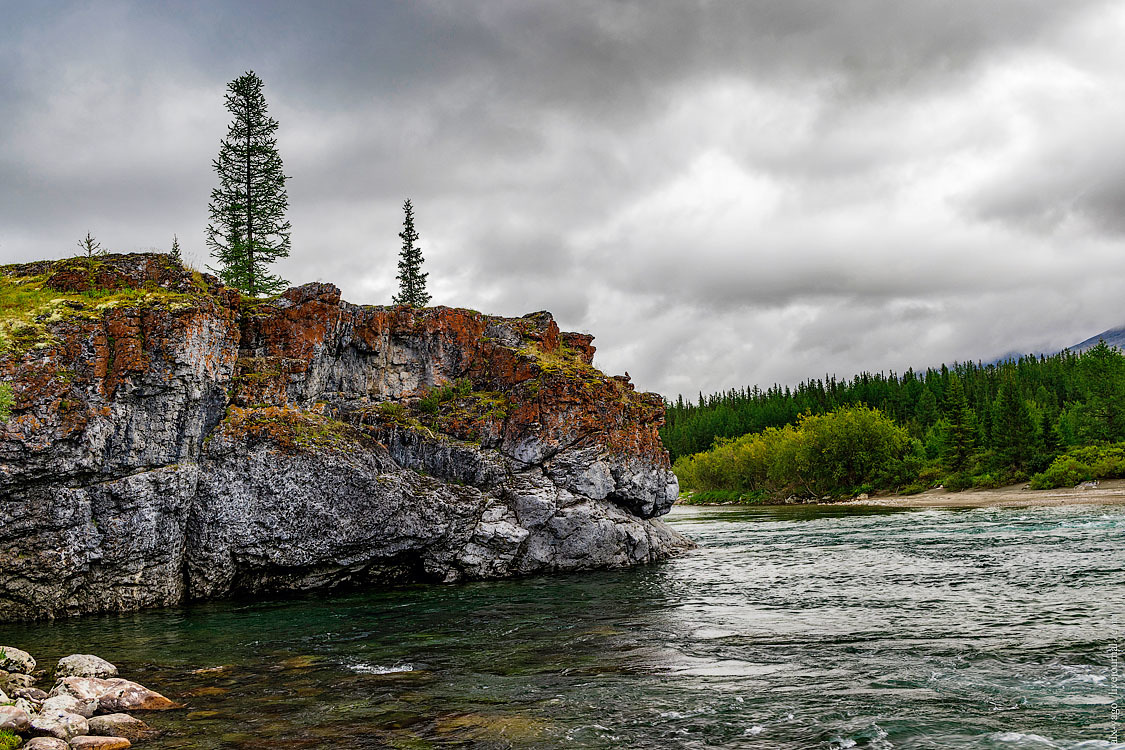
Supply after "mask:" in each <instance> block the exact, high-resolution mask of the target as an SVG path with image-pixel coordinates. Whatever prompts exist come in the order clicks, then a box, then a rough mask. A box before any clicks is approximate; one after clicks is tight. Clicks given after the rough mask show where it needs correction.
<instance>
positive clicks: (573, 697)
mask: <svg viewBox="0 0 1125 750" xmlns="http://www.w3.org/2000/svg"><path fill="white" fill-rule="evenodd" d="M671 522H672V523H673V524H674V525H675V526H676V527H677V528H678V529H679V530H681V531H682V532H684V533H685V534H687V535H688V536H690V537H692V538H693V539H695V540H697V541H698V542H699V543H700V548H699V549H698V550H697V551H695V552H693V553H691V554H689V555H687V556H684V557H682V558H679V559H677V560H673V561H671V562H668V563H665V564H663V565H659V566H654V567H650V568H643V569H634V570H625V571H611V572H604V573H593V574H585V575H572V576H561V577H554V578H534V579H528V580H522V581H508V582H500V583H478V584H469V585H460V586H418V587H409V588H402V589H396V590H393V591H385V592H378V593H367V594H352V595H347V596H339V597H333V598H316V599H300V600H289V601H269V602H258V603H219V604H207V605H200V606H193V607H187V608H180V609H170V610H162V611H151V612H144V613H137V614H130V615H123V616H112V617H95V618H85V619H80V620H73V621H63V622H57V623H53V624H43V623H40V624H30V625H15V626H13V625H8V626H0V643H10V644H12V645H16V646H20V647H22V648H25V649H27V650H29V651H31V652H32V653H33V654H34V655H35V656H36V657H38V658H39V659H40V661H41V662H43V663H53V661H54V660H56V659H58V658H59V657H60V656H62V655H64V654H66V653H70V652H72V651H85V652H90V653H96V654H99V655H101V656H104V657H106V658H108V659H109V660H110V661H113V662H114V663H116V664H118V665H119V666H120V667H121V668H122V672H123V673H124V674H125V675H126V676H130V677H133V678H134V679H137V680H139V681H140V682H143V683H145V684H147V685H149V686H151V687H153V688H155V689H157V690H160V691H161V692H163V693H165V694H167V695H168V696H169V697H171V698H173V699H176V700H179V701H182V702H184V703H185V704H186V705H187V708H185V709H184V710H182V711H175V712H169V713H166V714H160V715H154V716H150V717H146V718H149V719H150V721H151V723H152V724H154V725H155V726H157V727H159V728H161V729H163V730H164V734H163V735H162V736H161V737H160V738H158V739H155V740H150V741H148V742H144V743H142V744H140V745H139V747H143V748H153V749H165V748H245V749H249V748H267V747H277V746H279V745H277V744H275V743H276V742H277V740H279V739H285V740H286V742H285V743H284V747H287V748H319V747H324V748H377V747H400V748H427V747H450V746H462V747H479V748H507V747H537V748H548V747H552V748H553V747H589V748H711V747H722V748H743V747H746V748H846V747H868V748H892V747H893V748H1004V749H1012V750H1015V749H1017V748H1035V749H1036V750H1045V749H1047V748H1084V749H1085V748H1105V747H1119V748H1125V744H1116V745H1115V744H1113V743H1114V742H1115V740H1114V735H1113V733H1114V731H1115V724H1114V718H1113V714H1112V707H1111V703H1112V702H1113V700H1114V698H1115V691H1116V690H1117V688H1118V687H1119V685H1120V680H1121V676H1120V675H1118V676H1117V677H1115V676H1114V675H1113V674H1112V673H1111V654H1110V652H1109V649H1110V648H1112V647H1113V646H1114V645H1115V644H1117V645H1121V643H1120V642H1121V638H1122V635H1123V628H1122V626H1123V625H1125V533H1123V532H1125V508H1122V507H1072V508H1044V509H1020V510H1013V509H988V510H984V509H979V510H961V511H950V510H926V511H896V512H889V511H885V510H884V511H877V510H872V509H857V508H854V507H844V508H841V507H837V508H831V507H828V508H815V507H795V508H761V509H753V510H745V509H729V508H713V509H691V508H676V509H675V510H674V511H673V514H672V516H671ZM200 670H206V671H200ZM1116 729H1117V731H1119V732H1120V734H1119V735H1118V736H1117V739H1116V742H1117V743H1125V725H1122V724H1120V723H1118V725H1117V727H1116Z"/></svg>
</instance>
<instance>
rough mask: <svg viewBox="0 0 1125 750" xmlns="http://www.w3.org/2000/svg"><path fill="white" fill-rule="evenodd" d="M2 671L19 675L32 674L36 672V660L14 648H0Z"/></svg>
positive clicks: (0, 667) (0, 666)
mask: <svg viewBox="0 0 1125 750" xmlns="http://www.w3.org/2000/svg"><path fill="white" fill-rule="evenodd" d="M0 669H3V670H4V671H6V672H15V673H17V674H31V673H32V672H34V671H35V659H32V658H31V654H29V653H27V652H26V651H21V650H19V649H18V648H15V647H14V646H0Z"/></svg>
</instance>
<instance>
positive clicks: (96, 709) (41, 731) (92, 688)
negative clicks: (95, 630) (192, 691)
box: [0, 646, 180, 750]
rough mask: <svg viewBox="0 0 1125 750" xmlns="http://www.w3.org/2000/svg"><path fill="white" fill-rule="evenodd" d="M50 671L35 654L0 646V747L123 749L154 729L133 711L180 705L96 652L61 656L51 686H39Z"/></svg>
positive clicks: (53, 749)
mask: <svg viewBox="0 0 1125 750" xmlns="http://www.w3.org/2000/svg"><path fill="white" fill-rule="evenodd" d="M46 676H47V675H46V672H45V670H37V669H36V662H35V659H34V658H33V657H32V656H31V654H29V653H27V652H26V651H22V650H20V649H18V648H14V647H12V646H0V750H11V748H15V747H19V748H23V749H24V750H68V748H73V750H123V748H128V747H131V746H132V744H133V742H134V741H137V740H143V739H146V738H148V737H152V736H153V735H154V734H155V731H154V730H153V729H152V728H151V727H150V726H149V725H148V724H146V723H145V722H144V721H142V720H140V719H137V718H135V717H133V716H132V715H131V714H132V713H133V712H137V711H166V710H168V709H173V708H179V707H180V706H178V705H177V704H176V703H174V702H172V701H171V700H169V699H168V698H165V697H164V696H163V695H161V694H160V693H157V692H155V691H153V690H150V689H148V688H146V687H145V686H144V685H141V684H139V683H136V682H132V681H130V680H126V679H123V678H121V677H118V674H117V667H115V666H114V665H112V664H110V663H109V662H108V661H106V660H105V659H102V658H100V657H97V656H94V655H93V654H71V655H70V656H65V657H63V658H62V659H60V660H59V663H58V665H57V666H56V667H55V669H54V671H53V674H52V675H51V677H52V679H53V681H54V684H53V687H51V689H50V690H49V691H48V690H43V689H41V688H38V687H36V685H37V684H39V683H40V682H41V681H42V680H43V678H45V677H46Z"/></svg>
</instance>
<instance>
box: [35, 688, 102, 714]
mask: <svg viewBox="0 0 1125 750" xmlns="http://www.w3.org/2000/svg"><path fill="white" fill-rule="evenodd" d="M39 710H40V712H51V711H62V712H65V713H71V714H78V715H79V716H81V717H83V718H85V719H89V718H90V717H91V716H93V715H94V712H95V711H97V710H98V699H97V698H81V699H79V698H75V697H74V696H73V695H66V694H63V695H53V696H51V697H49V698H47V699H46V700H45V701H43V706H42V708H40V709H39Z"/></svg>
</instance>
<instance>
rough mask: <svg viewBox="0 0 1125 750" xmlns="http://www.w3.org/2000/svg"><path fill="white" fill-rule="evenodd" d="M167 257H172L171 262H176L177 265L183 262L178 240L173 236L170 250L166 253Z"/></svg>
mask: <svg viewBox="0 0 1125 750" xmlns="http://www.w3.org/2000/svg"><path fill="white" fill-rule="evenodd" d="M168 255H170V256H172V260H174V261H176V262H177V263H183V262H184V258H183V256H182V255H180V238H179V237H177V236H176V235H174V234H173V235H172V250H171V251H170V252H169V253H168Z"/></svg>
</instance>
